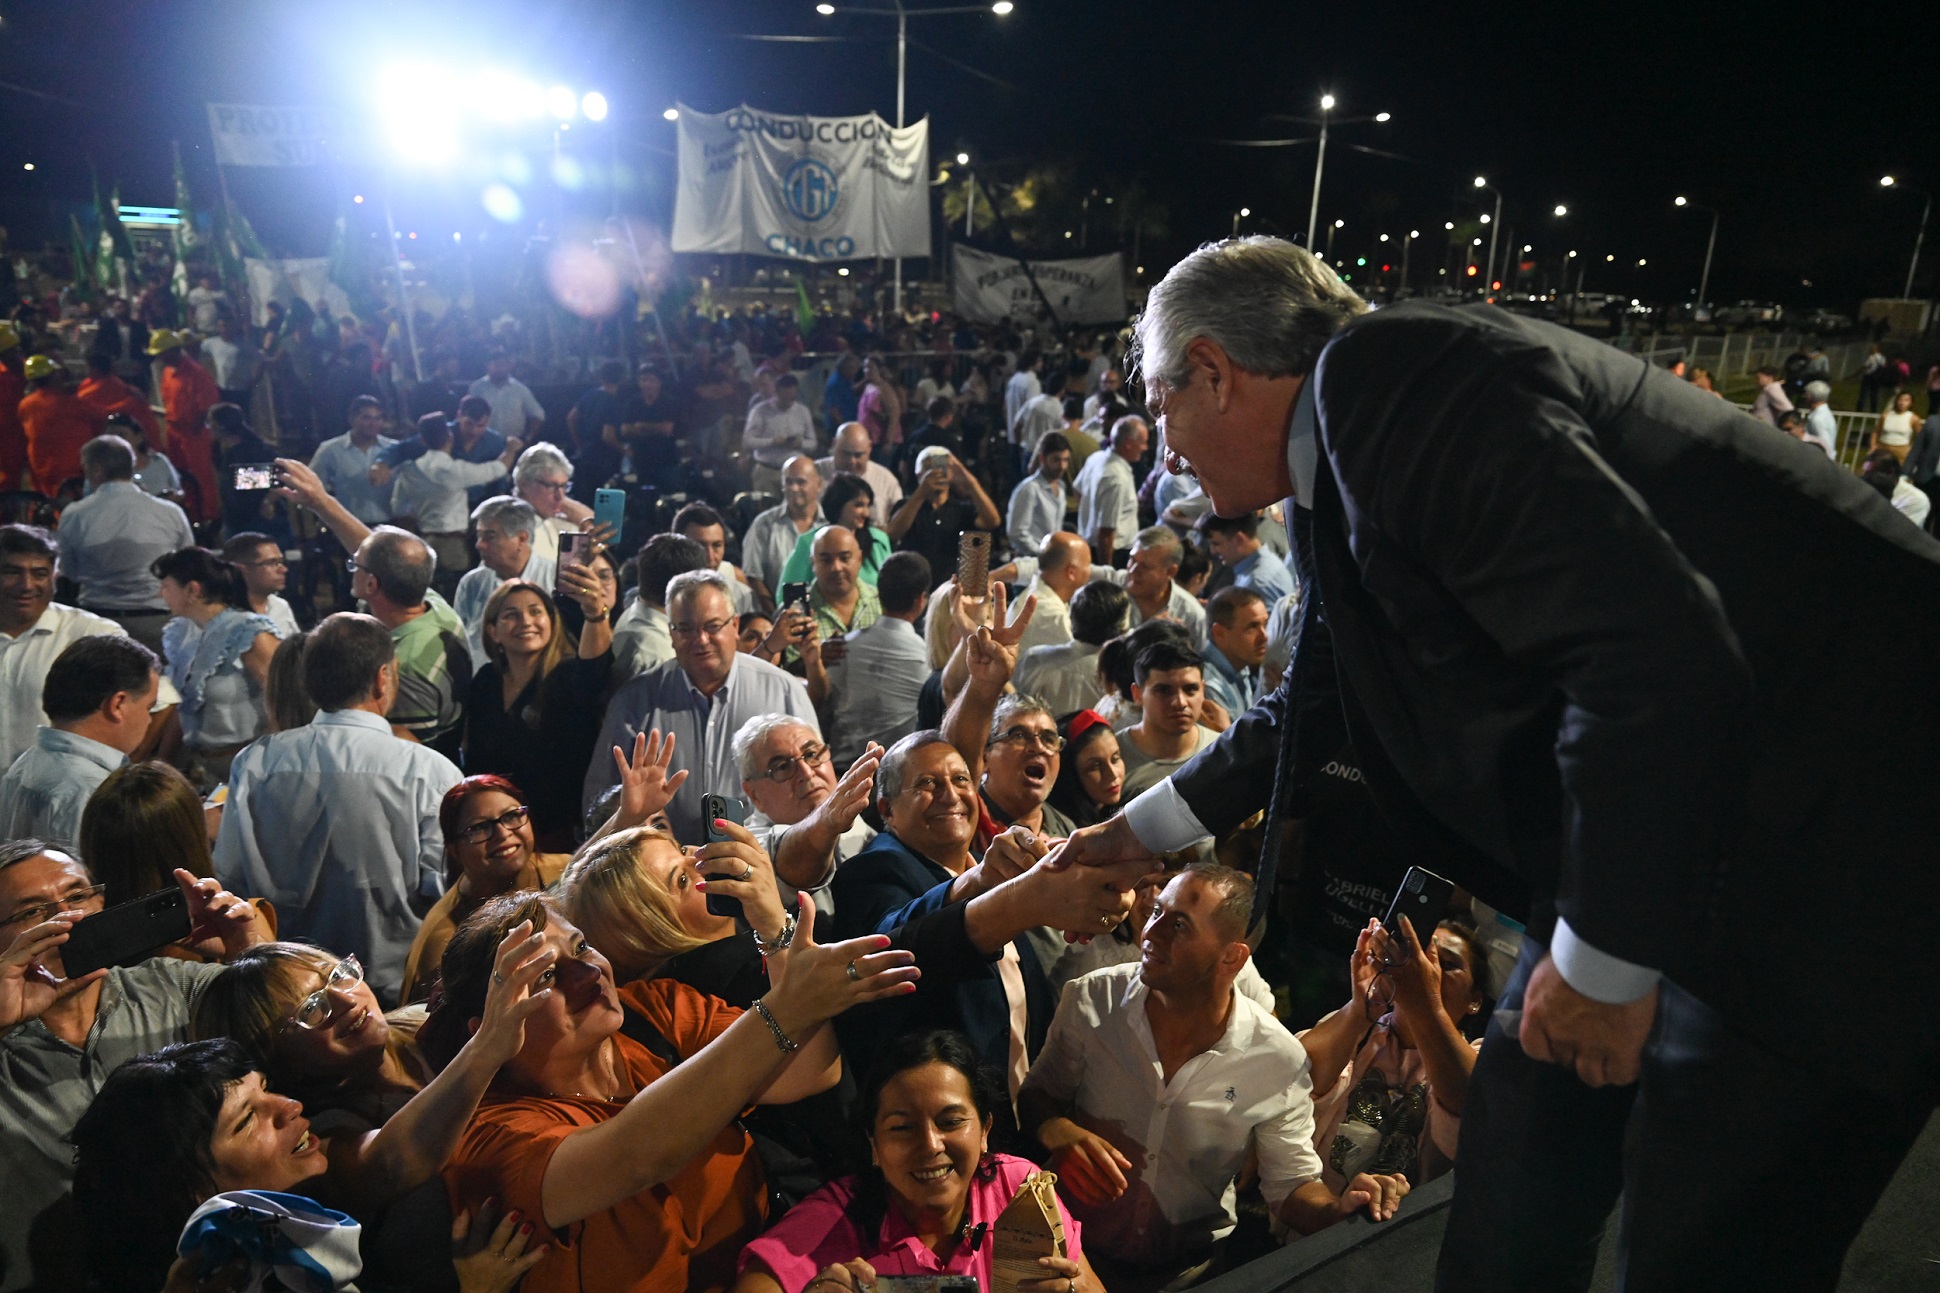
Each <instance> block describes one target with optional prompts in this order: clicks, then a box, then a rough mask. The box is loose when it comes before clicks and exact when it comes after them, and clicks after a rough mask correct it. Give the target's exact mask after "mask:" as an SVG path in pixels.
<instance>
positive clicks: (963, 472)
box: [950, 454, 1004, 530]
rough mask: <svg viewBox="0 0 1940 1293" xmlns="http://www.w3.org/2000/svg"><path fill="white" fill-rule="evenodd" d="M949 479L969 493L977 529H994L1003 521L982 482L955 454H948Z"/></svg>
mask: <svg viewBox="0 0 1940 1293" xmlns="http://www.w3.org/2000/svg"><path fill="white" fill-rule="evenodd" d="M950 480H951V482H952V483H953V484H956V485H960V486H962V487H963V489H964V491H965V492H966V493H968V494H969V495H970V501H971V502H973V503H975V504H976V505H977V519H976V521H975V525H976V527H977V528H978V529H979V530H994V529H996V528H997V527H998V526H1000V525H1002V524H1003V523H1004V514H1003V513H1002V512H1000V511H998V510H997V505H996V504H995V503H993V502H991V501H990V495H989V494H986V493H985V492H984V488H983V483H982V482H981V481H979V480H978V479H977V478H976V477H975V476H972V475H971V474H970V469H969V468H967V467H965V466H964V465H963V464H962V463H961V462H960V461H958V460H957V456H956V455H955V454H951V455H950Z"/></svg>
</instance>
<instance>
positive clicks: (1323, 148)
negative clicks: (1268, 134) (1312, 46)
mask: <svg viewBox="0 0 1940 1293" xmlns="http://www.w3.org/2000/svg"><path fill="white" fill-rule="evenodd" d="M1337 102H1338V100H1336V99H1335V98H1334V96H1333V95H1331V94H1323V95H1321V96H1320V116H1319V117H1284V118H1279V120H1285V121H1298V122H1300V123H1302V124H1303V125H1309V126H1319V127H1320V148H1319V151H1317V152H1316V153H1315V154H1314V193H1313V198H1312V200H1311V201H1309V202H1308V204H1307V250H1308V251H1312V250H1313V249H1314V231H1315V230H1316V229H1318V228H1319V227H1320V180H1321V176H1322V175H1323V174H1324V173H1325V171H1326V169H1327V132H1328V130H1329V129H1330V128H1332V127H1333V126H1336V125H1341V126H1347V125H1353V124H1355V123H1357V122H1362V121H1374V122H1383V123H1385V122H1387V121H1389V120H1391V119H1392V118H1393V116H1394V114H1393V113H1390V112H1377V113H1375V114H1374V115H1373V116H1371V117H1342V118H1340V119H1339V120H1336V119H1335V118H1334V116H1333V115H1332V114H1333V111H1334V105H1335V103H1337ZM1289 142H1293V143H1304V142H1305V141H1304V140H1292V141H1289Z"/></svg>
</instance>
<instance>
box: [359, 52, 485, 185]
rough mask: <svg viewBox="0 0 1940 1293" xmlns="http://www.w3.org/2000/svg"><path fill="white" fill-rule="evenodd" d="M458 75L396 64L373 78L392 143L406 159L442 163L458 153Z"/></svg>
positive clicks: (424, 66)
mask: <svg viewBox="0 0 1940 1293" xmlns="http://www.w3.org/2000/svg"><path fill="white" fill-rule="evenodd" d="M464 101H465V95H464V89H463V87H462V86H461V85H460V84H459V82H458V79H457V78H456V77H454V76H453V75H452V74H451V72H450V71H448V70H447V69H445V68H441V67H435V66H432V65H430V64H422V63H412V64H398V65H396V66H393V67H390V68H387V69H385V70H384V72H383V73H382V74H381V75H380V76H379V77H378V82H377V106H378V113H379V115H380V117H381V118H382V120H383V124H384V133H385V134H386V135H387V136H388V137H389V138H390V142H391V147H392V148H394V149H396V150H397V152H398V155H399V156H401V157H403V158H404V159H405V160H406V161H410V162H417V163H420V164H423V165H431V166H436V165H442V164H443V163H445V162H448V161H450V160H451V159H452V158H453V156H455V155H456V154H457V152H458V137H459V130H458V105H460V104H462V103H463V102H464Z"/></svg>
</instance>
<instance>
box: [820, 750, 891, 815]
mask: <svg viewBox="0 0 1940 1293" xmlns="http://www.w3.org/2000/svg"><path fill="white" fill-rule="evenodd" d="M882 756H883V748H882V747H881V746H880V745H877V744H876V743H875V742H874V741H871V742H869V747H868V748H867V749H865V750H864V751H863V752H862V754H861V756H860V757H858V758H857V759H856V761H855V762H854V763H851V764H850V765H849V770H848V771H847V772H845V773H843V774H842V779H841V780H840V781H838V782H836V783H835V793H834V794H831V795H830V796H829V797H828V798H827V799H824V800H823V801H822V802H821V803H819V804H817V805H816V806H815V811H814V812H812V813H810V814H809V818H810V819H811V820H815V821H819V822H822V823H825V824H827V825H828V826H830V827H832V828H833V829H834V831H835V833H836V834H837V835H840V834H841V833H842V832H843V831H846V830H848V829H849V828H850V827H851V826H854V825H855V819H856V818H858V817H860V816H861V815H862V810H863V809H865V808H867V807H868V806H869V797H870V795H872V794H874V793H875V785H876V769H877V768H879V767H881V766H882Z"/></svg>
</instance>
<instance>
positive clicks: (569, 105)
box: [546, 85, 579, 121]
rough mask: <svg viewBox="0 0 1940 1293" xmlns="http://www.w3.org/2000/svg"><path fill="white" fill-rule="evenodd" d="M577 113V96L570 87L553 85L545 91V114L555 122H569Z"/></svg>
mask: <svg viewBox="0 0 1940 1293" xmlns="http://www.w3.org/2000/svg"><path fill="white" fill-rule="evenodd" d="M578 111H579V96H578V95H576V94H574V93H573V91H572V87H571V86H567V85H555V86H553V87H552V88H551V89H550V90H547V91H546V112H547V113H548V114H549V115H550V116H551V117H552V118H553V119H554V120H556V121H571V120H572V119H573V114H574V113H576V112H578Z"/></svg>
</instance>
